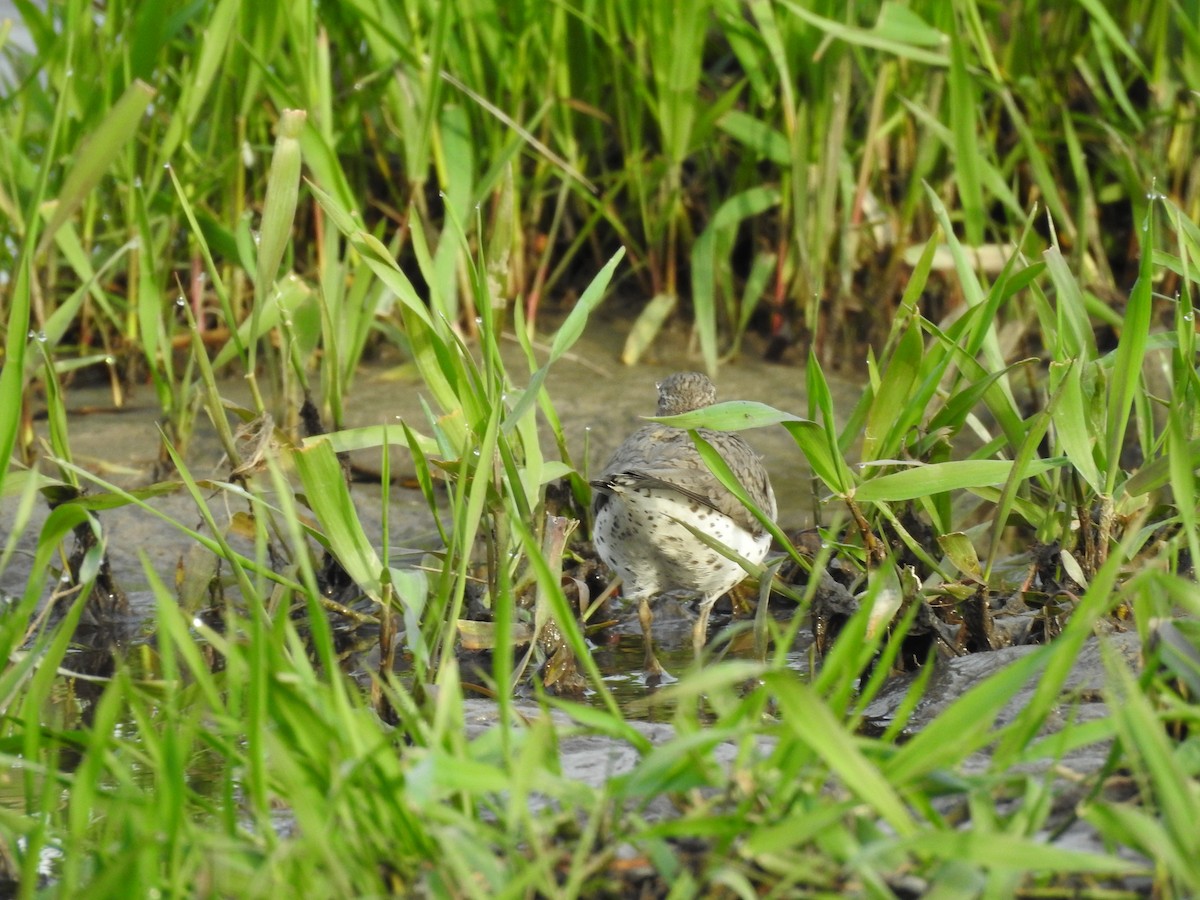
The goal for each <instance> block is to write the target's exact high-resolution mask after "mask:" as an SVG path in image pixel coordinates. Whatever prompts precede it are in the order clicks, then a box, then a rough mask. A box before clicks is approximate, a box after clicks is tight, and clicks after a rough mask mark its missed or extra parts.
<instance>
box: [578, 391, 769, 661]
mask: <svg viewBox="0 0 1200 900" xmlns="http://www.w3.org/2000/svg"><path fill="white" fill-rule="evenodd" d="M657 387H658V415H659V416H673V415H678V414H680V413H686V412H691V411H692V410H696V409H703V408H704V407H707V406H711V405H712V404H713V403H715V402H716V399H717V390H716V387H715V386H714V385H713V383H712V381H711V380H709V378H708V376H706V375H703V374H701V373H699V372H677V373H676V374H674V375H671V376H669V377H667V378H665V379H664V380H663V381H661V382H660V383H659V384H658V385H657ZM696 431H697V433H698V434H699V435H700V437H702V438H704V440H705V441H707V442H708V443H709V444H711V445H712V447H713V448H714V449H715V450H716V451H717V452H718V453H719V454H720V455H721V457H722V458H723V459H724V460H725V463H726V464H727V465H728V467H729V469H730V470H731V471H732V472H733V474H734V476H735V477H736V478H737V480H738V481H739V482H740V483H741V485H742V487H743V488H745V490H746V494H747V495H748V497H749V499H750V500H751V501H753V504H754V505H755V506H757V507H758V509H759V510H760V511H761V512H762V513H763V514H764V515H766V516H767V517H769V518H770V519H771V521H774V520H775V517H776V515H777V513H778V510H777V508H776V503H775V492H774V491H773V490H772V489H771V482H770V479H769V478H768V476H767V470H766V467H765V466H764V465H763V461H762V458H761V457H760V456H759V455H758V454H757V453H755V452H754V450H753V448H751V446H750V445H749V444H747V443H746V441H745V440H744V439H743V438H742V437H741V436H740V435H737V434H732V433H729V432H725V431H712V430H709V429H707V428H700V429H696ZM589 483H590V484H591V486H592V515H593V528H592V539H593V542H594V544H595V547H596V551H597V553H598V555H599V556H600V558H601V559H602V560H603V561H604V562H605V564H606V565H607V566H608V567H609V568H610V569H612V570H613V571H614V572H615V573H616V574H617V575H618V576H620V578H621V581H622V583H623V584H624V586H625V593H626V596H627V597H628V598H629V599H630V600H636V601H637V603H638V620H639V621H640V623H641V626H642V638H643V642H644V645H645V653H646V655H645V671H646V676H647V680H648V682H651V683H656V682H658V681H660V680H662V677H663V675H664V670H663V668H662V666H661V665H660V664H659V662H658V659H657V657H656V656H655V654H654V641H653V638H652V637H651V631H650V628H651V624H652V622H653V618H654V617H653V612H652V611H651V608H650V601H651V600H652V599H653V598H654V597H655V596H656V595H658V594H661V593H663V592H665V591H669V590H687V591H693V592H695V593H698V594H699V595H700V598H701V599H700V607H699V616H698V617H697V619H696V622H695V623H694V625H693V628H692V649H693V652H694V654H695V657H696V659H697V660H698V659H699V658H700V654H701V652H702V650H703V648H704V644H705V641H706V638H707V631H708V617H709V613H710V612H711V611H712V607H713V604H714V603H716V602H717V600H718V599H719V598H720V597H721V596H722V595H724V594H725V593H727V592H728V591H729V590H730V589H731V588H732V587H733V586H734V585H736V584H738V583H739V582H740V581H742V580H743V579H744V578H745V577H746V570H745V569H744V568H743V567H742V564H741V563H739V562H735V561H734V560H732V559H729V558H728V557H726V556H723V555H722V554H720V553H718V552H717V551H716V550H714V549H713V548H712V547H710V546H708V545H707V544H705V543H704V542H703V541H702V540H700V538H698V537H697V536H696V534H694V533H693V532H692V531H690V530H688V528H687V527H685V526H686V525H690V526H691V527H692V528H694V529H696V531H698V532H701V533H703V534H705V535H708V536H709V537H711V538H714V539H715V540H716V541H719V542H720V543H721V544H724V545H725V546H727V547H728V548H729V549H731V550H733V551H734V552H735V553H736V554H737V555H739V556H741V557H743V558H744V559H746V560H747V561H748V562H750V563H751V564H754V565H758V564H759V563H761V562H762V561H763V560H764V559H765V558H766V555H767V551H768V550H769V549H770V546H771V535H770V533H769V532H768V531H767V528H766V526H765V525H764V524H763V523H762V522H760V521H759V520H758V518H756V517H755V515H754V514H753V513H752V512H751V511H750V509H749V508H748V507H747V506H746V505H745V504H743V503H742V502H741V501H740V500H738V498H737V497H735V496H734V495H733V494H732V493H731V492H730V491H729V490H727V489H726V488H725V487H724V486H723V485H722V484H721V482H720V481H719V480H718V479H717V477H716V476H715V475H714V474H713V473H712V471H711V470H710V469H709V467H708V464H707V463H705V461H704V459H703V458H702V457H701V456H700V453H699V451H698V450H697V449H696V445H695V444H694V443H693V441H692V438H691V436H690V435H689V434H688V432H687V430H685V429H682V428H673V427H671V426H668V425H662V424H659V423H650V424H647V425H644V426H642V427H641V428H639V429H637V430H636V431H635V432H633V434H631V435H630V436H629V437H628V438H626V439H625V441H624V442H623V443H622V444H621V446H620V447H618V448H617V450H616V452H615V453H613V455H612V458H611V459H610V460H609V461H608V464H607V465H606V466H605V467H604V469H603V471H602V472H601V473H600V475H599V476H598V477H596V478H595V479H592V480H590V482H589Z"/></svg>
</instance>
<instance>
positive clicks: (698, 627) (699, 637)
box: [692, 597, 716, 662]
mask: <svg viewBox="0 0 1200 900" xmlns="http://www.w3.org/2000/svg"><path fill="white" fill-rule="evenodd" d="M714 602H716V601H715V598H714V599H711V600H710V599H709V598H708V597H705V598H704V599H703V600H701V601H700V615H698V616H697V617H696V622H695V624H694V625H692V653H693V655H694V656H695V657H696V661H697V662H699V661H700V654H701V653H703V652H704V644H705V643H706V642H707V641H708V614H709V613H710V612H712V608H713V603H714Z"/></svg>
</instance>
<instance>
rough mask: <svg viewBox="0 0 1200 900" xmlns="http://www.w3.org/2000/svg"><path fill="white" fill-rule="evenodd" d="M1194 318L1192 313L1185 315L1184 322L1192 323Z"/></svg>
mask: <svg viewBox="0 0 1200 900" xmlns="http://www.w3.org/2000/svg"><path fill="white" fill-rule="evenodd" d="M1193 318H1194V317H1193V315H1192V314H1191V313H1184V314H1183V321H1185V322H1190V321H1192V319H1193Z"/></svg>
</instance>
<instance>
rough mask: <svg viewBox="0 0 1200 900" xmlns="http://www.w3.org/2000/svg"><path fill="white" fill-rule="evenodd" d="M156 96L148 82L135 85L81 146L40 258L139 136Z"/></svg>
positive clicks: (59, 199) (40, 246)
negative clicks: (106, 173)
mask: <svg viewBox="0 0 1200 900" xmlns="http://www.w3.org/2000/svg"><path fill="white" fill-rule="evenodd" d="M155 93H156V92H155V90H154V88H152V87H150V85H148V84H146V83H145V82H144V81H134V82H133V84H131V85H130V86H129V87H128V88H127V89H126V90H125V93H124V94H122V95H121V99H120V100H118V101H117V102H116V104H115V105H114V106H113V108H112V109H111V110H109V112H108V115H107V116H105V117H104V121H102V122H101V123H100V124H99V125H98V126H97V127H96V130H95V131H93V132H92V133H91V134H90V135H89V136H88V137H87V138H86V139H85V140H84V141H83V142H82V143H81V144H80V145H79V147H78V149H77V150H76V152H75V163H74V165H73V166H72V167H71V171H70V172H69V173H68V174H67V177H66V179H65V180H64V181H63V186H62V190H61V191H59V192H58V201H57V205H56V206H55V207H54V212H53V213H52V214H51V216H50V221H49V224H47V225H46V231H45V232H44V233H43V234H42V239H41V242H40V243H39V244H38V249H37V255H38V256H40V255H41V254H42V253H44V252H45V250H46V248H47V247H48V246H49V245H50V242H51V241H52V240H54V236H55V234H57V233H58V229H59V228H61V227H62V226H63V223H65V222H66V221H67V219H69V218H71V216H73V215H74V214H75V211H76V210H77V209H79V207H80V206H82V205H83V201H84V200H86V199H87V196H88V194H90V193H91V192H92V189H93V188H94V187H95V186H96V185H97V184H99V183H100V179H101V178H102V177H103V176H104V173H105V172H107V171H108V169H109V166H111V165H112V164H113V162H114V161H115V160H116V158H117V154H118V153H120V151H121V149H122V148H123V147H124V146H125V145H126V144H127V143H129V141H131V140H132V139H133V136H134V135H135V134H137V132H138V126H139V125H140V124H141V121H142V114H143V113H145V111H146V107H147V106H149V105H150V101H151V100H153V99H154V95H155Z"/></svg>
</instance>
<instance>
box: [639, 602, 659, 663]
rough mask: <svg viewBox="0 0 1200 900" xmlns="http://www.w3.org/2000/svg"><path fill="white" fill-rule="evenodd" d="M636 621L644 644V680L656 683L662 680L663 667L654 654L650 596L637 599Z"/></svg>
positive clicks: (652, 614)
mask: <svg viewBox="0 0 1200 900" xmlns="http://www.w3.org/2000/svg"><path fill="white" fill-rule="evenodd" d="M638 621H639V622H641V624H642V640H643V641H644V642H645V645H646V661H645V663H643V668H644V669H645V670H646V680H647V681H652V682H654V683H657V682H658V681H661V680H662V677H663V674H664V672H663V667H662V665H660V664H659V661H658V657H656V656H655V655H654V637H653V636H652V632H651V626H652V625H653V623H654V613H653V612H651V611H650V598H649V597H642V598H641V599H640V600H638Z"/></svg>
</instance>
